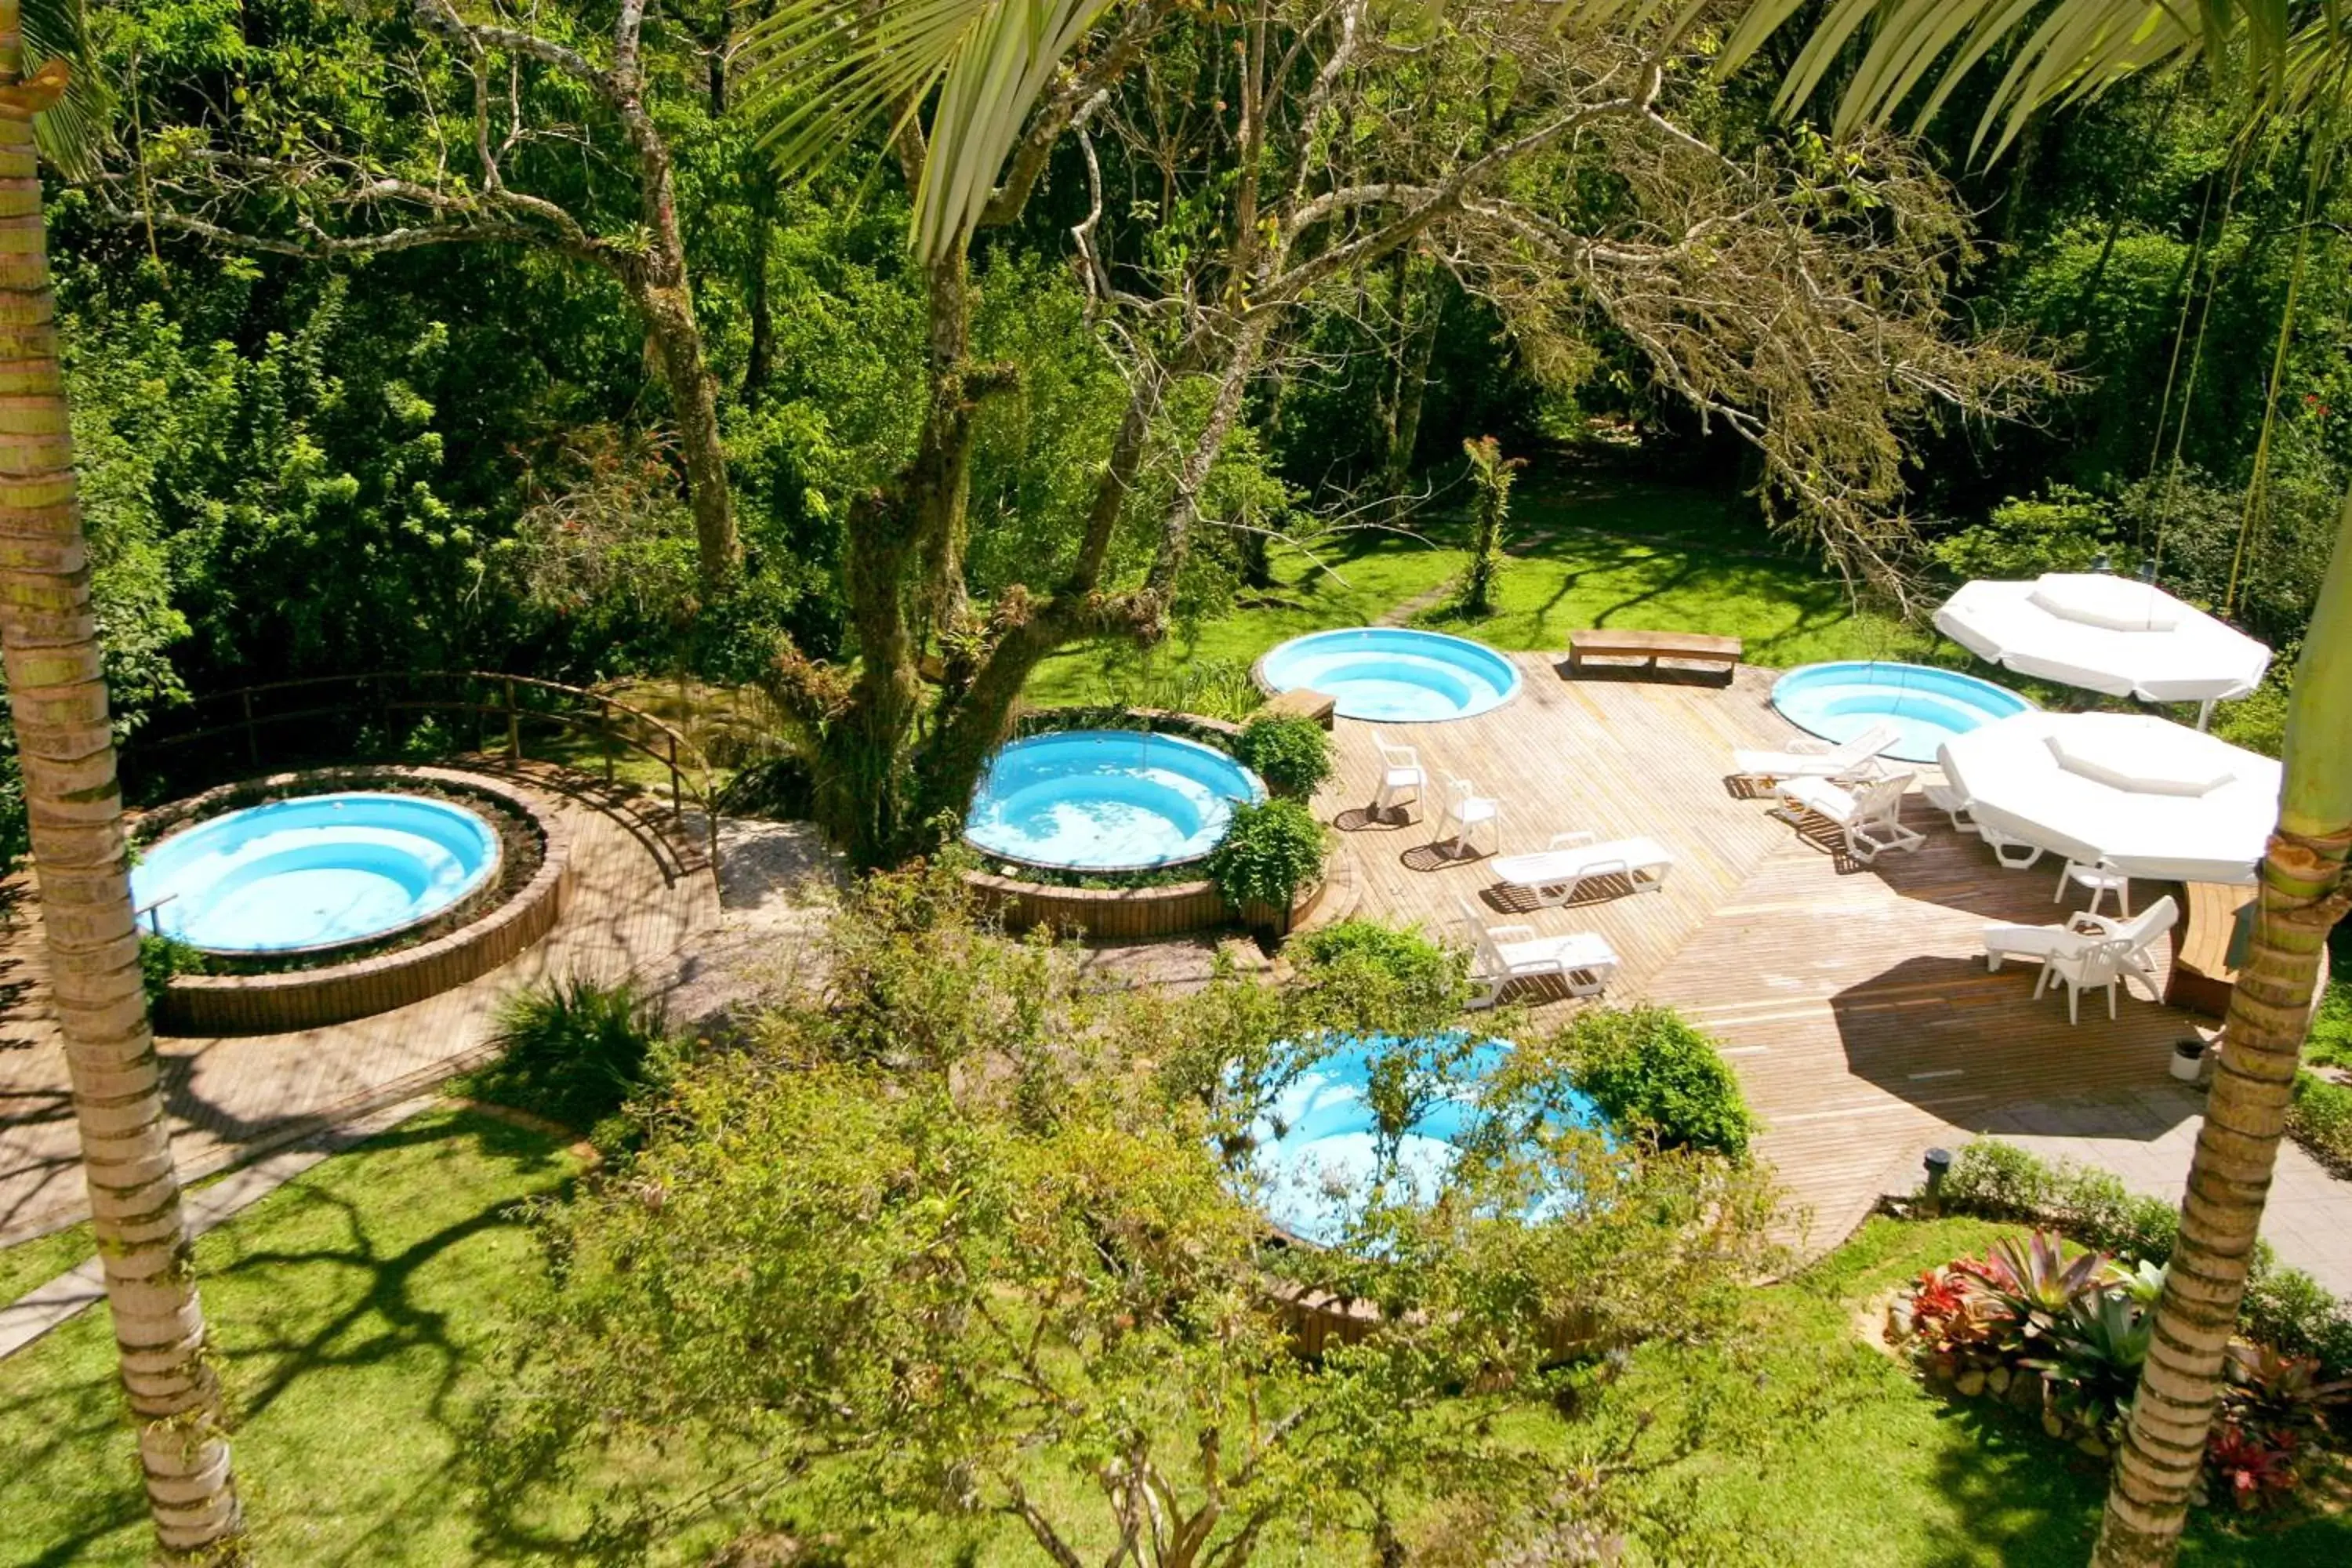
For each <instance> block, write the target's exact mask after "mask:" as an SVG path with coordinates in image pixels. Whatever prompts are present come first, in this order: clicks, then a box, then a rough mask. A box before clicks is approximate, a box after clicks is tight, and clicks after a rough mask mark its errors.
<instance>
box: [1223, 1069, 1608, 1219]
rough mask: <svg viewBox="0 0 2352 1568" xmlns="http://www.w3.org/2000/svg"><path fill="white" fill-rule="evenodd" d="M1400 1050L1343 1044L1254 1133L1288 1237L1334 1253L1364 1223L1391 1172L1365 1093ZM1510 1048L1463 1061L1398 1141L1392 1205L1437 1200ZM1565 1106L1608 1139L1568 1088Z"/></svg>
mask: <svg viewBox="0 0 2352 1568" xmlns="http://www.w3.org/2000/svg"><path fill="white" fill-rule="evenodd" d="M1444 1038H1445V1039H1446V1040H1448V1041H1458V1040H1460V1039H1462V1038H1466V1037H1461V1036H1447V1037H1444ZM1395 1044H1396V1041H1395V1039H1394V1038H1393V1037H1387V1036H1378V1035H1375V1036H1370V1037H1363V1038H1360V1039H1349V1040H1345V1041H1343V1042H1341V1043H1339V1045H1338V1046H1336V1047H1334V1048H1333V1049H1332V1050H1331V1051H1330V1053H1329V1054H1328V1055H1327V1056H1324V1057H1322V1058H1320V1059H1318V1061H1317V1062H1316V1063H1315V1064H1314V1065H1313V1066H1312V1067H1310V1068H1307V1070H1306V1071H1305V1072H1303V1073H1301V1074H1299V1075H1298V1077H1297V1078H1296V1079H1292V1080H1291V1082H1290V1083H1289V1085H1288V1086H1287V1087H1286V1088H1285V1089H1283V1091H1282V1092H1281V1094H1280V1095H1279V1096H1277V1097H1276V1101H1275V1103H1274V1104H1273V1105H1271V1106H1269V1107H1268V1108H1267V1109H1266V1110H1265V1113H1264V1114H1263V1115H1261V1116H1260V1117H1259V1118H1258V1120H1257V1121H1256V1122H1255V1124H1253V1125H1252V1127H1251V1128H1250V1133H1249V1136H1250V1143H1251V1149H1250V1155H1249V1171H1250V1174H1251V1187H1252V1189H1253V1195H1254V1196H1255V1199H1256V1201H1257V1204H1258V1206H1259V1208H1260V1209H1261V1210H1262V1211H1263V1212H1264V1213H1265V1216H1266V1217H1267V1218H1268V1219H1270V1220H1272V1221H1273V1222H1274V1223H1275V1224H1276V1226H1280V1227H1281V1228H1282V1230H1283V1231H1285V1232H1286V1233H1287V1234H1288V1235H1290V1236H1293V1237H1297V1238H1298V1239H1300V1240H1302V1241H1307V1242H1311V1243H1313V1244H1314V1245H1316V1246H1318V1247H1334V1246H1337V1245H1339V1243H1340V1242H1341V1241H1343V1240H1344V1239H1345V1238H1346V1236H1347V1233H1348V1231H1349V1229H1350V1228H1351V1227H1352V1226H1354V1224H1355V1223H1356V1222H1357V1221H1358V1220H1359V1219H1360V1218H1361V1216H1362V1215H1363V1212H1364V1208H1365V1205H1366V1204H1367V1203H1368V1202H1369V1201H1370V1197H1371V1195H1372V1190H1373V1188H1374V1186H1375V1184H1378V1183H1379V1182H1380V1181H1381V1179H1382V1176H1383V1170H1382V1162H1381V1155H1380V1151H1379V1144H1378V1134H1377V1128H1378V1125H1379V1123H1378V1120H1377V1119H1376V1118H1375V1116H1374V1115H1373V1112H1372V1107H1371V1102H1370V1100H1369V1099H1368V1098H1367V1094H1366V1088H1367V1085H1368V1084H1369V1083H1370V1079H1371V1074H1372V1070H1373V1066H1374V1063H1375V1062H1376V1061H1377V1060H1378V1059H1379V1058H1380V1057H1381V1055H1382V1054H1383V1052H1385V1051H1386V1050H1388V1049H1389V1048H1391V1047H1393V1046H1394V1045H1395ZM1510 1051H1511V1043H1510V1042H1509V1041H1508V1040H1502V1039H1488V1040H1486V1041H1484V1042H1482V1043H1480V1044H1479V1045H1478V1046H1477V1047H1475V1048H1474V1049H1472V1050H1471V1051H1469V1052H1468V1053H1467V1054H1466V1056H1465V1059H1464V1060H1463V1061H1462V1062H1461V1064H1460V1066H1459V1070H1458V1073H1457V1075H1456V1079H1455V1087H1454V1089H1453V1090H1452V1091H1451V1092H1449V1093H1447V1094H1444V1095H1442V1096H1440V1097H1438V1098H1437V1099H1436V1100H1434V1101H1433V1103H1431V1104H1430V1106H1429V1107H1428V1108H1427V1109H1426V1110H1423V1112H1422V1114H1421V1115H1420V1116H1419V1117H1417V1118H1416V1119H1415V1120H1414V1121H1413V1122H1412V1126H1411V1127H1409V1128H1408V1129H1406V1130H1405V1131H1404V1133H1403V1135H1402V1138H1400V1139H1399V1140H1398V1142H1397V1148H1396V1153H1395V1163H1394V1164H1393V1166H1392V1167H1391V1168H1390V1169H1389V1170H1387V1171H1386V1173H1385V1175H1386V1178H1387V1180H1388V1182H1389V1183H1390V1184H1391V1185H1390V1186H1389V1188H1388V1191H1387V1196H1388V1197H1389V1199H1390V1200H1391V1201H1392V1202H1393V1201H1397V1200H1399V1199H1406V1200H1409V1201H1412V1202H1415V1203H1423V1204H1425V1203H1428V1202H1431V1201H1432V1200H1433V1199H1434V1198H1435V1197H1436V1196H1437V1194H1438V1192H1439V1190H1440V1188H1442V1187H1443V1185H1444V1182H1445V1179H1446V1177H1447V1176H1448V1175H1449V1174H1451V1173H1452V1172H1453V1170H1454V1162H1455V1161H1456V1160H1458V1159H1459V1158H1460V1157H1461V1152H1462V1145H1463V1144H1464V1143H1465V1142H1467V1141H1468V1139H1469V1138H1470V1137H1471V1135H1472V1134H1473V1133H1474V1132H1475V1131H1476V1130H1477V1128H1478V1125H1479V1122H1480V1119H1481V1117H1482V1116H1483V1115H1484V1114H1485V1113H1484V1111H1483V1110H1482V1109H1481V1107H1480V1105H1479V1091H1480V1086H1481V1084H1483V1083H1484V1082H1485V1081H1486V1079H1489V1078H1491V1077H1492V1076H1493V1075H1494V1073H1495V1072H1496V1069H1497V1068H1500V1067H1501V1066H1502V1065H1503V1064H1504V1062H1505V1061H1506V1060H1507V1058H1508V1057H1509V1055H1510ZM1564 1105H1565V1110H1564V1114H1565V1119H1566V1121H1568V1122H1569V1123H1570V1124H1571V1125H1574V1126H1579V1127H1583V1128H1586V1129H1589V1130H1591V1131H1594V1132H1597V1133H1599V1134H1601V1137H1602V1138H1603V1139H1604V1140H1606V1139H1607V1138H1608V1136H1609V1131H1608V1121H1607V1119H1606V1118H1605V1117H1604V1116H1603V1115H1602V1114H1601V1108H1600V1107H1599V1106H1597V1105H1595V1104H1594V1103H1593V1102H1592V1101H1591V1100H1590V1099H1589V1098H1587V1097H1586V1096H1585V1095H1583V1094H1581V1093H1580V1092H1578V1091H1576V1090H1573V1089H1570V1090H1567V1091H1565V1101H1564ZM1400 1187H1406V1188H1410V1191H1409V1192H1404V1191H1400V1190H1399V1188H1400ZM1570 1201H1571V1200H1570V1196H1569V1195H1568V1194H1560V1193H1554V1194H1549V1195H1548V1196H1546V1197H1545V1198H1543V1199H1542V1200H1540V1201H1539V1202H1538V1203H1537V1204H1536V1205H1534V1207H1533V1208H1532V1209H1530V1210H1529V1212H1528V1214H1527V1215H1525V1216H1524V1217H1526V1218H1528V1219H1530V1220H1539V1219H1542V1218H1544V1217H1546V1216H1547V1215H1549V1214H1551V1213H1554V1212H1556V1211H1557V1210H1558V1209H1559V1206H1560V1205H1562V1204H1564V1203H1567V1202H1570Z"/></svg>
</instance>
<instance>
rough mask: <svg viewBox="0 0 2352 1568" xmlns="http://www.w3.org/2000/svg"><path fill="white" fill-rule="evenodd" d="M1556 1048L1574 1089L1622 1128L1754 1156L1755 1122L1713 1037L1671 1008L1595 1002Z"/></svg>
mask: <svg viewBox="0 0 2352 1568" xmlns="http://www.w3.org/2000/svg"><path fill="white" fill-rule="evenodd" d="M1554 1044H1555V1046H1556V1047H1558V1048H1559V1049H1560V1050H1561V1051H1562V1052H1563V1053H1564V1054H1565V1055H1566V1058H1567V1059H1568V1060H1569V1061H1570V1062H1572V1063H1573V1064H1574V1068H1575V1076H1576V1087H1577V1088H1579V1089H1582V1090H1583V1091H1584V1092H1585V1093H1587V1094H1589V1095H1591V1097H1592V1099H1593V1100H1594V1101H1595V1103H1597V1104H1598V1105H1599V1106H1600V1107H1601V1110H1604V1111H1606V1112H1607V1113H1608V1115H1609V1117H1610V1119H1611V1120H1612V1121H1615V1122H1616V1123H1617V1124H1618V1125H1619V1126H1621V1127H1624V1128H1627V1129H1630V1130H1633V1131H1643V1132H1647V1133H1649V1134H1651V1135H1652V1136H1654V1137H1655V1138H1656V1139H1657V1140H1658V1142H1660V1143H1662V1144H1664V1145H1665V1146H1667V1147H1669V1148H1686V1149H1704V1150H1711V1151H1713V1152H1716V1153H1718V1154H1723V1155H1726V1156H1727V1157H1729V1158H1731V1159H1734V1160H1744V1159H1746V1158H1747V1156H1748V1139H1749V1138H1750V1137H1752V1136H1753V1135H1754V1133H1755V1131H1756V1120H1755V1118H1754V1116H1752V1115H1751V1114H1750V1113H1749V1111H1748V1102H1747V1100H1745V1099H1744V1098H1743V1097H1742V1096H1741V1094H1740V1092H1739V1079H1738V1078H1737V1077H1736V1076H1734V1075H1733V1073H1732V1070H1731V1068H1729V1067H1728V1066H1727V1065H1726V1064H1725V1062H1724V1059H1723V1058H1722V1057H1721V1056H1719V1055H1717V1052H1716V1048H1715V1042H1714V1041H1712V1040H1710V1039H1709V1038H1707V1037H1706V1034H1705V1033H1703V1032H1702V1031H1700V1030H1699V1029H1698V1028H1696V1027H1695V1026H1693V1025H1692V1024H1690V1023H1689V1022H1688V1021H1687V1020H1686V1019H1685V1018H1684V1017H1683V1016H1681V1015H1680V1014H1678V1013H1676V1012H1675V1011H1674V1009H1672V1008H1670V1007H1648V1006H1643V1007H1595V1008H1592V1009H1591V1010H1589V1011H1587V1012H1584V1013H1581V1014H1580V1015H1578V1016H1577V1019H1576V1021H1575V1022H1574V1023H1572V1024H1570V1026H1568V1027H1567V1028H1566V1029H1565V1030H1563V1031H1562V1032H1561V1033H1560V1035H1559V1037H1558V1038H1557V1040H1556V1041H1555V1042H1554Z"/></svg>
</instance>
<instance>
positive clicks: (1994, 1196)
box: [1943, 1138, 2180, 1264]
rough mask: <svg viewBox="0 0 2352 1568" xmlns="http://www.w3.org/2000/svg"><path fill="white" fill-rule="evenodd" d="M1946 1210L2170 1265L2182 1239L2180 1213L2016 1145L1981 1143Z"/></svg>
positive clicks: (1954, 1181)
mask: <svg viewBox="0 0 2352 1568" xmlns="http://www.w3.org/2000/svg"><path fill="white" fill-rule="evenodd" d="M1943 1201H1944V1206H1945V1207H1947V1208H1949V1209H1953V1210H1955V1211H1958V1212H1960V1213H1964V1214H1979V1215H1987V1216H1989V1217H1990V1218H1994V1219H2022V1220H2030V1221H2032V1222H2034V1223H2035V1224H2038V1225H2047V1226H2053V1227H2054V1228H2056V1229H2058V1230H2061V1231H2063V1232H2064V1233H2065V1234H2066V1235H2068V1236H2071V1237H2074V1239H2075V1240H2077V1241H2080V1242H2082V1243H2084V1245H2086V1246H2090V1247H2098V1248H2100V1249H2101V1250H2103V1251H2106V1252H2112V1253H2115V1254H2116V1255H2117V1256H2118V1257H2123V1258H2137V1259H2143V1260H2145V1261H2147V1262H2149V1263H2158V1264H2161V1263H2165V1262H2168V1261H2169V1260H2170V1258H2171V1257H2172V1244H2173V1242H2174V1240H2175V1239H2176V1238H2177V1237H2179V1234H2180V1211H2179V1207H2178V1205H2173V1204H2170V1203H2168V1202H2166V1201H2165V1200H2164V1199H2162V1198H2151V1197H2145V1196H2142V1195H2141V1194H2137V1193H2134V1192H2132V1191H2131V1190H2130V1189H2129V1188H2127V1187H2126V1186H2125V1185H2124V1184H2123V1183H2122V1182H2121V1181H2120V1180H2119V1179H2117V1178H2116V1176H2114V1175H2112V1174H2110V1173H2107V1172H2105V1171H2099V1170H2091V1169H2086V1168H2084V1167H2083V1166H2080V1165H2074V1164H2060V1165H2054V1166H2053V1165H2052V1164H2050V1163H2047V1162H2046V1161H2043V1160H2042V1159H2041V1158H2039V1157H2037V1156H2036V1155H2033V1154H2032V1153H2029V1152H2026V1151H2025V1150H2023V1149H2021V1148H2019V1147H2018V1146H2017V1145H2016V1144H2014V1143H2004V1142H2001V1141H2000V1139H1998V1138H1979V1139H1978V1140H1977V1141H1976V1142H1973V1143H1970V1144H1969V1145H1968V1146H1967V1147H1965V1148H1963V1149H1962V1150H1961V1151H1960V1152H1959V1155H1958V1158H1957V1159H1955V1160H1954V1161H1953V1162H1952V1169H1951V1171H1950V1173H1948V1175H1947V1176H1946V1177H1945V1179H1944V1187H1943Z"/></svg>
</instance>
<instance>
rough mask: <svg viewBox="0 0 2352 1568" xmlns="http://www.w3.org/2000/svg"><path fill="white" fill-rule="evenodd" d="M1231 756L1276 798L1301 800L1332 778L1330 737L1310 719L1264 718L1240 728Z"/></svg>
mask: <svg viewBox="0 0 2352 1568" xmlns="http://www.w3.org/2000/svg"><path fill="white" fill-rule="evenodd" d="M1234 755H1236V756H1238V757H1239V758H1241V760H1242V761H1243V762H1244V763H1247V764H1248V765H1249V766H1250V767H1252V768H1255V769H1256V770H1257V775H1258V777H1260V778H1262V779H1264V780H1265V782H1266V785H1267V787H1268V788H1270V789H1272V790H1274V791H1275V792H1276V794H1278V795H1292V796H1295V797H1297V798H1298V799H1300V800H1304V799H1306V798H1307V796H1309V795H1313V794H1314V793H1315V787H1316V786H1317V785H1318V784H1321V783H1322V782H1323V781H1324V780H1325V779H1328V778H1329V777H1330V776H1331V736H1330V733H1329V731H1326V730H1325V729H1324V728H1323V726H1322V725H1320V724H1318V723H1316V722H1315V721H1313V720H1311V719H1296V718H1288V717H1285V716H1282V715H1277V714H1265V715H1261V716H1260V717H1258V718H1255V719H1253V720H1251V721H1249V722H1248V723H1246V724H1244V725H1243V726H1242V733H1241V739H1240V740H1239V741H1238V742H1235V744H1234Z"/></svg>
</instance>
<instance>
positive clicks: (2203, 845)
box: [1937, 712, 2279, 883]
mask: <svg viewBox="0 0 2352 1568" xmlns="http://www.w3.org/2000/svg"><path fill="white" fill-rule="evenodd" d="M1937 760H1938V761H1939V762H1941V763H1942V764H1943V767H1944V774H1945V776H1946V777H1947V778H1948V779H1949V780H1950V781H1951V783H1952V784H1953V786H1954V787H1955V788H1957V789H1958V791H1959V792H1960V793H1961V794H1962V795H1965V796H1966V797H1967V800H1968V807H1969V814H1970V815H1971V816H1974V817H1975V818H1976V819H1977V820H1978V821H1979V822H1980V823H1982V824H1984V825H1985V826H1989V827H1992V828H1995V829H1998V830H1999V831H2000V832H2002V833H2004V834H2007V835H2008V836H2009V837H2012V838H2021V839H2023V840H2025V841H2026V842H2027V843H2029V844H2038V845H2040V846H2041V847H2042V848H2044V849H2047V850H2050V851H2051V852H2053V854H2059V855H2063V856H2065V857H2066V858H2069V859H2072V860H2080V861H2084V862H2085V863H2086V864H2087V863H2095V862H2097V861H2100V860H2105V861H2106V862H2108V863H2109V864H2110V865H2112V866H2114V867H2115V868H2116V869H2117V870H2119V871H2121V872H2123V873H2124V874H2125V875H2126V876H2130V877H2146V878H2149V879H2157V880H2164V881H2180V882H2237V883H2243V882H2251V881H2252V880H2253V879H2254V868H2255V866H2256V864H2257V863H2258V862H2259V861H2260V860H2261V859H2262V857H2263V846H2264V845H2265V844H2266V843H2267V842H2268V841H2269V838H2270V833H2271V829H2272V827H2273V826H2274V825H2275V824H2276V823H2277V821H2278V802H2279V765H2278V763H2275V762H2273V760H2271V759H2270V758H2268V757H2265V756H2262V755H2260V754H2258V753H2256V752H2249V751H2247V750H2245V749H2244V748H2243V747H2240V746H2232V745H2231V744H2229V743H2228V742H2224V741H2219V740H2216V739H2214V738H2213V737H2212V736H2210V735H2208V734H2205V733H2202V732H2201V731H2196V730H2191V729H2189V727H2188V726H2187V725H2185V724H2175V723H2173V722H2172V721H2169V720H2166V719H2158V718H2155V717H2153V716H2151V715H2147V714H2140V713H2040V712H2036V713H2020V714H2018V715H2017V716H2016V717H2014V718H2011V719H2002V720H1999V721H1995V722H1993V723H1990V724H1986V725H1982V726H1980V727H1979V728H1977V729H1975V730H1971V731H1969V732H1968V733H1967V734H1965V735H1956V736H1954V737H1953V738H1952V739H1951V740H1950V741H1948V742H1946V743H1945V744H1944V746H1943V748H1942V750H1941V751H1940V752H1938V753H1937Z"/></svg>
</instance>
